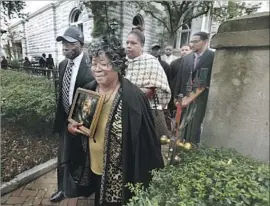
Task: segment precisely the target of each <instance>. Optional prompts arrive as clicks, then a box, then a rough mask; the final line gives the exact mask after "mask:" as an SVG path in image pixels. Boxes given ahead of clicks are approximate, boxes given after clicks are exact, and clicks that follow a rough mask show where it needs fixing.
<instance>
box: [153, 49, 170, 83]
mask: <svg viewBox="0 0 270 206" xmlns="http://www.w3.org/2000/svg"><path fill="white" fill-rule="evenodd" d="M160 50H161V47H160V46H159V44H153V45H152V46H151V52H150V53H151V54H152V55H153V56H154V57H156V58H157V59H158V61H159V63H160V64H161V66H162V67H163V69H164V71H165V73H166V76H167V79H168V82H169V84H170V80H171V71H170V65H169V64H167V63H166V62H165V61H163V60H161V57H160V53H161V52H160Z"/></svg>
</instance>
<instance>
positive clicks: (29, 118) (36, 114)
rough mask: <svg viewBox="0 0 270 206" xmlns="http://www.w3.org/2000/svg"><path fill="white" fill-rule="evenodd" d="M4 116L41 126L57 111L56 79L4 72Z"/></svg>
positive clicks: (26, 123)
mask: <svg viewBox="0 0 270 206" xmlns="http://www.w3.org/2000/svg"><path fill="white" fill-rule="evenodd" d="M1 109H2V118H3V119H4V120H5V121H7V122H10V121H11V122H17V123H19V124H23V125H24V126H28V127H33V126H38V127H42V126H44V125H43V124H46V123H48V122H51V121H52V119H53V118H54V111H55V92H54V85H53V82H51V81H49V80H47V79H46V78H45V77H36V76H30V75H29V74H26V73H23V72H16V71H11V70H2V71H1Z"/></svg>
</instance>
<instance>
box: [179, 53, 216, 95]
mask: <svg viewBox="0 0 270 206" xmlns="http://www.w3.org/2000/svg"><path fill="white" fill-rule="evenodd" d="M213 60H214V52H213V51H211V50H209V49H207V50H206V51H205V52H204V53H203V55H202V56H201V57H200V61H199V62H198V63H197V65H196V68H194V53H191V54H189V55H187V56H185V57H182V60H181V61H180V66H179V69H178V72H177V77H176V80H175V85H174V96H175V97H176V96H177V95H178V94H179V93H182V94H184V96H185V95H186V84H187V82H188V79H189V76H190V71H191V70H192V72H193V76H195V75H194V74H195V73H196V71H197V70H200V69H201V68H208V71H209V72H208V77H207V85H208V86H209V85H210V78H211V71H212V65H213Z"/></svg>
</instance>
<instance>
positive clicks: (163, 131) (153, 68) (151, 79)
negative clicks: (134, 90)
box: [125, 27, 171, 138]
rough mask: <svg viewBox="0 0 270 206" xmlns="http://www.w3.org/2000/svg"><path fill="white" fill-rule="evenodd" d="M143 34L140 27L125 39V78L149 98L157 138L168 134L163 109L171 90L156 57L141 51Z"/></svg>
mask: <svg viewBox="0 0 270 206" xmlns="http://www.w3.org/2000/svg"><path fill="white" fill-rule="evenodd" d="M144 43H145V36H144V34H143V32H142V29H141V28H140V27H135V28H133V29H132V30H131V32H130V33H129V35H128V37H127V41H126V51H127V56H128V68H127V71H126V76H125V77H126V78H127V79H128V80H130V81H131V82H132V83H133V84H135V85H136V86H137V87H139V88H140V89H141V90H142V91H143V92H144V93H145V95H146V96H147V98H148V99H149V102H150V105H151V108H152V109H153V112H154V119H155V125H156V132H157V136H158V138H160V137H161V136H162V135H169V131H168V127H167V124H166V118H165V116H164V110H165V109H167V106H168V103H169V101H170V99H171V90H170V86H169V83H168V79H167V76H166V73H165V72H164V69H163V68H162V66H161V65H160V63H159V61H158V60H157V58H156V57H154V56H152V55H150V54H147V53H143V46H144Z"/></svg>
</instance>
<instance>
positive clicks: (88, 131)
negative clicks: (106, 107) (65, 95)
mask: <svg viewBox="0 0 270 206" xmlns="http://www.w3.org/2000/svg"><path fill="white" fill-rule="evenodd" d="M103 102H104V95H101V94H99V93H97V92H93V91H90V90H87V89H82V88H78V89H77V91H76V93H75V96H74V101H73V103H72V106H71V110H70V113H69V117H68V121H69V122H70V123H81V122H82V123H83V126H82V127H80V130H81V131H82V132H83V133H84V134H85V135H87V136H89V137H93V136H94V134H95V130H96V126H97V122H98V119H99V116H100V112H101V109H102V106H103Z"/></svg>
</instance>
